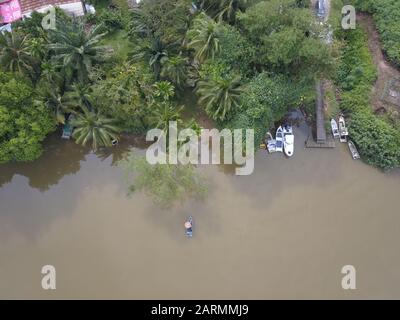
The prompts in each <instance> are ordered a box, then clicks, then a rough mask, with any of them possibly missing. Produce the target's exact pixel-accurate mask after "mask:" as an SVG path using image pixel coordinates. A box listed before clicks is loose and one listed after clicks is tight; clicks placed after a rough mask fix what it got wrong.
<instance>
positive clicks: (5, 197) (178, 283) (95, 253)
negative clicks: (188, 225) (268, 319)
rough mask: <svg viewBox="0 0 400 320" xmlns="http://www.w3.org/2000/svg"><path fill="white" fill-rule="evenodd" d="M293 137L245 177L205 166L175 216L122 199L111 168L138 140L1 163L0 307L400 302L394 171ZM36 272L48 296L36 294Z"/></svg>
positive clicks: (302, 133) (341, 148)
mask: <svg viewBox="0 0 400 320" xmlns="http://www.w3.org/2000/svg"><path fill="white" fill-rule="evenodd" d="M295 135H296V145H295V154H294V156H293V158H291V159H287V158H285V157H284V156H283V154H273V155H267V154H266V153H264V152H263V151H259V152H257V154H256V157H255V172H254V174H252V175H251V176H242V177H239V176H236V175H232V174H230V173H229V171H230V169H226V168H225V167H224V166H218V167H215V166H202V167H200V170H202V171H203V172H204V173H205V175H206V176H207V177H208V179H209V181H210V192H209V195H208V197H207V199H206V200H205V201H194V200H189V201H188V202H187V203H185V204H182V205H179V206H177V207H176V208H174V209H172V210H162V209H160V208H158V207H156V206H155V205H154V204H153V203H151V201H150V200H149V198H147V197H146V196H144V195H143V194H140V193H137V194H135V195H134V196H133V197H132V198H128V197H127V196H126V186H125V185H124V183H123V179H122V173H121V170H120V168H118V167H117V166H115V165H114V164H115V163H116V162H117V161H118V160H119V159H120V158H121V157H122V155H123V154H124V152H125V151H127V150H129V149H131V148H132V145H136V143H137V141H135V139H133V138H132V139H133V140H132V141H131V140H130V139H127V138H126V139H123V140H122V142H121V144H120V145H119V146H118V148H115V149H110V150H108V151H107V152H108V153H105V152H104V151H103V152H100V153H99V154H98V155H96V154H93V153H90V152H89V151H88V150H85V149H83V148H81V147H79V146H76V145H75V144H74V143H73V142H68V141H67V142H66V141H60V140H59V139H58V137H52V138H50V139H49V140H48V141H47V143H46V145H47V148H48V151H46V153H45V154H44V156H43V157H42V158H41V159H40V160H38V161H36V162H34V163H32V164H24V165H20V164H19V165H6V166H1V167H0V172H1V185H2V187H1V188H0V257H1V260H0V271H1V272H0V298H5V297H6V298H16V297H19V298H156V299H157V298H187V299H191V298H209V299H213V298H237V299H238V298H239V299H240V298H400V287H399V285H398V284H399V283H400V272H399V271H398V270H400V253H399V250H398V246H399V243H400V241H399V240H400V232H399V227H398V226H399V225H400V216H399V213H398V212H399V210H398V190H400V175H399V173H398V172H393V173H390V174H384V173H382V172H380V171H378V170H376V169H374V168H371V167H369V166H367V165H365V164H363V163H362V162H359V161H353V160H352V159H351V156H350V154H349V151H348V149H347V146H346V145H338V146H337V148H335V149H332V150H312V149H305V148H304V141H305V140H306V138H307V135H308V128H307V127H306V126H305V125H304V124H303V123H302V124H300V125H299V126H298V127H296V128H295ZM138 152H140V151H139V150H138ZM141 152H143V151H141ZM227 173H228V174H227ZM189 214H191V215H193V216H194V219H195V234H194V238H193V239H191V240H188V239H186V238H185V236H184V230H183V222H184V220H185V217H186V216H187V215H189ZM45 264H53V265H54V266H55V267H56V269H57V290H56V291H53V292H45V291H43V290H41V288H40V279H41V278H40V277H41V274H40V269H41V267H42V266H43V265H45ZM346 264H353V265H354V266H355V267H356V269H357V288H358V289H357V290H356V291H354V292H345V291H343V290H342V289H341V286H340V281H341V276H342V275H341V274H340V270H341V267H342V266H343V265H346ZM187 279H189V283H188V280H187Z"/></svg>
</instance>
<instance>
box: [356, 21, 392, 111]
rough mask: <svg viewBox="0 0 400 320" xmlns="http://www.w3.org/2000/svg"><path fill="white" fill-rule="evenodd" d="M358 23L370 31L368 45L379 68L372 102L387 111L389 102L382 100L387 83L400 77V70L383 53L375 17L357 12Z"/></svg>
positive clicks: (378, 108)
mask: <svg viewBox="0 0 400 320" xmlns="http://www.w3.org/2000/svg"><path fill="white" fill-rule="evenodd" d="M357 23H360V24H361V25H362V26H363V27H364V28H365V30H366V31H367V33H368V46H369V49H370V51H371V53H372V56H373V60H374V63H375V65H376V66H377V68H378V79H377V81H376V83H375V86H374V89H373V96H372V104H373V107H374V110H375V111H377V112H384V111H387V106H388V105H387V103H385V102H383V101H382V100H381V96H382V93H383V91H384V89H385V84H386V82H387V81H388V80H389V79H392V78H394V77H400V71H399V70H397V69H395V68H394V67H393V66H392V65H391V64H390V63H389V62H388V61H387V60H386V59H385V56H384V55H383V53H382V49H381V48H382V46H381V42H380V39H379V34H378V32H377V30H376V27H375V22H374V20H373V18H372V17H371V16H370V15H368V14H364V13H359V14H357Z"/></svg>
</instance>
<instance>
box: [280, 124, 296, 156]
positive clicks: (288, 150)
mask: <svg viewBox="0 0 400 320" xmlns="http://www.w3.org/2000/svg"><path fill="white" fill-rule="evenodd" d="M283 149H284V152H285V154H286V155H287V156H288V157H291V156H293V153H294V134H293V128H292V126H289V125H286V126H284V127H283Z"/></svg>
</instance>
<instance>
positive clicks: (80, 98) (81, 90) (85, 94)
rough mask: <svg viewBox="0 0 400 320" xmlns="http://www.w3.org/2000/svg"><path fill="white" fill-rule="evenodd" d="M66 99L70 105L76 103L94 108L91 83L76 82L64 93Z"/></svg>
mask: <svg viewBox="0 0 400 320" xmlns="http://www.w3.org/2000/svg"><path fill="white" fill-rule="evenodd" d="M64 98H65V101H67V103H69V104H70V105H75V106H77V107H80V108H81V109H82V110H83V108H88V109H89V110H92V106H93V100H92V89H91V87H90V86H89V85H87V84H83V83H75V84H73V85H72V86H71V87H70V90H69V91H67V92H66V93H65V94H64Z"/></svg>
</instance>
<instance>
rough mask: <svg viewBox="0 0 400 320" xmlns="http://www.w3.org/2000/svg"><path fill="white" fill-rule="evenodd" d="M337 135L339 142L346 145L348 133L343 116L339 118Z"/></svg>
mask: <svg viewBox="0 0 400 320" xmlns="http://www.w3.org/2000/svg"><path fill="white" fill-rule="evenodd" d="M339 135H340V136H339V139H340V142H343V143H346V142H347V136H348V135H349V132H348V131H347V128H346V122H345V121H344V117H343V116H340V117H339Z"/></svg>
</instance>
